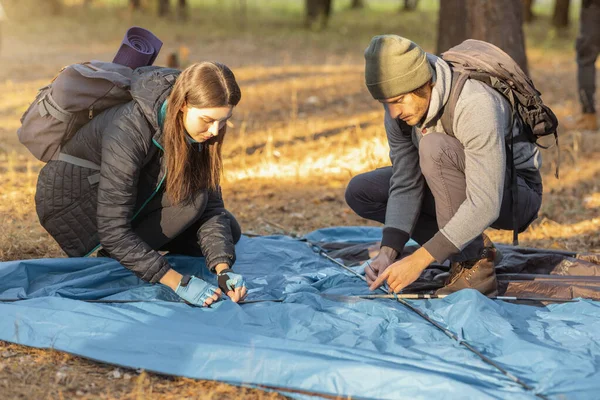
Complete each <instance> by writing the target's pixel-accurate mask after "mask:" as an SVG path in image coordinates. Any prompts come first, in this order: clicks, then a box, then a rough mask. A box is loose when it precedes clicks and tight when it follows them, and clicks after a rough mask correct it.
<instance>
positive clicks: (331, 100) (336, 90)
mask: <svg viewBox="0 0 600 400" xmlns="http://www.w3.org/2000/svg"><path fill="white" fill-rule="evenodd" d="M27 1H31V0H23V3H22V4H24V5H26V4H27ZM3 3H4V2H3ZM7 3H8V4H5V6H6V8H7V12H8V13H9V15H13V16H15V17H14V18H15V19H14V20H12V21H9V23H8V24H7V26H6V28H5V29H4V30H3V32H4V35H5V36H4V45H3V46H2V53H1V54H0V65H1V67H0V93H2V95H1V97H0V139H1V140H0V181H1V182H2V186H1V189H0V226H1V227H2V229H1V230H0V260H3V261H6V260H14V259H26V258H38V257H62V256H64V255H63V253H62V252H61V251H60V249H59V248H58V246H57V245H56V244H55V242H54V241H53V240H52V239H51V238H50V237H49V236H48V234H47V233H46V232H45V231H44V230H43V229H42V228H41V227H40V225H39V223H38V221H37V216H36V214H35V207H34V203H33V196H34V193H35V184H36V177H37V172H38V171H39V169H40V168H41V166H42V164H41V163H39V162H37V161H36V160H34V159H33V158H32V157H31V156H29V154H28V153H27V152H26V150H25V149H23V148H22V147H21V146H20V145H19V144H18V141H17V139H16V135H15V131H16V129H17V128H18V126H19V116H20V115H21V114H22V112H23V111H24V110H25V108H26V107H27V105H28V103H29V102H30V101H31V99H32V98H33V97H34V95H35V91H36V88H38V87H40V86H42V85H43V84H45V82H46V81H47V80H48V79H49V78H51V77H52V75H53V74H54V73H55V72H56V71H57V70H58V68H59V67H61V66H62V65H64V64H68V63H72V62H74V61H78V60H85V59H92V58H97V59H110V58H112V55H113V52H114V51H115V48H116V45H117V44H118V42H119V41H120V37H121V35H122V33H123V32H124V31H125V28H126V27H127V26H129V25H132V24H141V25H144V26H152V27H153V28H152V29H153V31H155V32H156V33H157V34H158V35H159V36H160V37H161V38H163V40H164V41H165V47H164V49H163V52H162V55H161V57H159V59H158V64H161V63H162V62H164V59H165V56H166V54H167V53H168V52H169V51H171V50H173V49H175V48H176V47H177V46H178V45H179V44H180V43H184V44H186V45H187V46H188V47H190V49H191V54H192V61H197V60H200V59H218V60H222V61H224V62H226V63H228V64H229V65H231V66H232V67H233V68H234V71H235V73H236V75H237V77H238V79H239V81H240V84H241V87H242V90H243V100H242V103H241V104H240V106H239V107H238V108H237V109H236V112H235V117H234V120H233V123H234V125H235V127H234V128H233V129H231V130H230V131H229V132H228V138H227V140H226V160H227V161H226V167H227V172H226V182H225V184H224V188H223V190H224V195H225V199H226V202H227V206H228V208H229V209H230V210H231V211H232V212H233V213H234V214H235V215H236V216H237V217H238V218H239V220H240V222H241V224H242V226H243V227H244V230H245V231H252V232H254V233H264V234H267V233H273V232H274V231H273V228H272V227H271V226H270V225H268V224H267V223H265V221H264V220H263V219H262V218H264V217H265V216H268V218H269V219H270V220H272V221H274V222H276V223H279V224H280V225H283V226H285V227H287V229H288V230H289V231H291V232H295V233H305V232H308V231H311V230H313V229H316V228H321V227H327V226H334V225H364V224H370V225H372V224H373V223H370V222H368V221H365V220H363V219H360V218H358V217H357V216H356V215H354V214H353V213H352V212H351V211H350V209H349V208H348V207H347V206H346V205H345V203H344V200H343V193H344V188H345V186H346V184H347V182H348V180H349V179H350V177H351V176H353V175H355V174H357V173H359V172H363V171H367V170H370V169H373V168H376V167H378V166H383V165H386V164H387V163H388V162H389V161H388V158H387V152H388V150H387V146H386V141H385V133H384V131H383V127H382V124H381V110H380V109H379V107H378V106H377V104H376V103H375V102H373V101H371V100H370V97H369V95H368V93H367V92H366V90H365V89H364V85H363V83H362V80H363V78H362V49H363V48H364V46H365V43H366V42H367V41H368V39H369V37H370V36H371V35H374V34H378V33H382V32H394V31H395V32H398V30H397V29H396V28H395V27H396V26H402V27H403V28H402V29H401V30H406V31H407V32H408V31H410V32H411V33H412V34H411V36H412V37H413V38H415V39H416V40H418V41H420V42H421V43H423V44H424V46H425V47H426V48H427V49H428V50H432V45H433V36H434V35H433V33H432V32H431V29H430V28H427V26H429V27H430V26H435V16H434V14H433V13H431V12H429V11H427V10H426V11H423V12H421V13H418V14H414V15H411V16H398V18H397V19H391V18H386V17H383V16H382V14H381V13H380V14H377V13H375V12H371V13H368V14H365V15H364V16H362V15H361V14H356V13H353V12H348V11H344V12H340V13H338V14H337V15H339V16H338V17H336V18H337V19H334V21H332V28H331V30H330V31H328V32H327V33H324V34H319V33H315V32H309V33H305V32H302V31H300V30H298V29H297V27H296V26H294V24H299V20H298V21H296V20H295V19H294V18H297V16H295V15H294V14H293V11H294V9H291V10H288V9H285V10H284V11H281V17H280V18H281V20H282V21H283V22H282V21H280V20H279V19H277V18H276V17H275V16H274V15H272V13H271V14H269V13H267V12H266V11H265V12H264V13H263V14H261V15H259V17H260V18H259V17H257V18H256V19H250V20H249V21H248V22H247V24H246V29H245V30H240V29H239V28H238V27H236V24H237V20H236V18H237V17H235V16H232V14H231V10H230V9H227V10H230V11H227V12H228V14H226V15H225V16H224V17H223V18H224V21H220V20H218V19H217V21H219V23H215V22H214V20H215V18H217V16H219V15H220V14H219V12H218V10H217V11H215V10H208V9H203V10H201V11H202V12H197V13H196V14H195V15H197V17H195V18H196V19H195V20H193V21H192V23H190V24H188V25H177V26H174V25H173V24H172V23H171V22H158V23H157V22H156V21H154V20H153V19H152V17H150V16H147V15H133V16H130V15H129V14H127V12H126V11H125V10H124V9H116V10H115V9H106V10H105V9H103V8H101V7H100V8H97V9H95V11H94V15H95V18H93V19H92V18H90V17H89V16H88V17H86V16H85V15H83V14H82V13H81V12H80V11H78V10H77V9H75V10H71V11H69V13H68V15H67V16H65V17H60V18H57V19H48V18H46V17H42V16H41V15H37V16H35V21H33V20H31V19H30V18H33V17H26V16H25V14H24V12H23V9H20V8H16V6H15V4H16V1H14V0H13V1H10V0H9V1H8V2H7ZM100 3H102V4H107V3H110V2H108V1H104V2H100ZM250 3H251V4H256V3H252V2H250ZM271 3H272V4H275V3H276V2H271ZM429 3H431V2H425V4H426V5H428V4H429ZM277 4H278V3H277ZM386 4H387V3H386ZM340 7H341V6H340ZM381 7H383V6H381ZM389 7H394V8H395V5H390V6H389ZM31 12H32V13H33V14H34V15H35V10H33V11H31ZM113 14H114V15H116V16H118V17H120V18H121V19H120V20H117V19H116V18H114V17H112V18H109V16H110V15H113ZM261 18H262V19H261ZM264 21H267V23H262V22H264ZM194 22H196V24H194ZM221 22H223V23H221ZM428 24H429V25H428ZM538 24H539V25H537V26H535V27H532V28H529V29H528V41H529V42H530V43H533V44H534V45H535V47H531V48H530V49H529V50H528V53H529V60H530V64H531V71H532V74H533V77H534V80H535V81H536V83H537V84H538V86H539V89H540V90H541V91H542V93H544V99H545V100H546V102H547V103H548V104H549V105H550V106H551V107H552V108H553V109H554V110H555V111H556V112H557V113H558V114H559V117H560V118H561V120H563V121H568V120H569V119H570V118H572V117H573V115H575V114H576V111H577V108H578V103H577V98H576V93H575V63H574V61H573V59H574V55H573V52H572V40H573V37H574V29H571V30H570V31H567V32H563V33H561V34H560V35H557V34H555V33H552V32H550V33H549V34H547V35H546V34H545V33H544V29H545V28H546V27H547V25H544V24H545V22H544V21H540V22H538ZM348 26H351V27H353V29H349V28H348ZM50 33H51V34H50ZM399 33H403V32H399ZM404 33H405V34H406V35H408V33H406V32H404ZM561 141H562V150H563V157H562V165H561V175H562V177H561V179H560V180H556V179H554V178H553V177H552V174H553V171H554V165H555V159H556V156H555V152H554V150H550V151H546V152H544V163H545V166H544V169H543V171H544V178H545V179H544V181H545V193H544V204H543V207H542V212H541V216H540V218H539V219H538V221H536V222H535V223H534V224H533V225H532V226H531V227H530V228H529V230H528V231H527V232H525V233H524V234H522V235H521V242H522V244H523V245H526V246H537V247H551V248H565V249H569V250H576V251H595V252H598V251H600V238H599V234H598V232H599V229H600V211H599V210H600V141H599V140H598V133H597V132H595V133H594V132H576V131H566V130H563V131H562V132H561ZM490 235H491V236H492V238H493V239H495V240H498V241H503V242H509V241H510V233H509V232H497V231H492V232H490ZM115 371H116V370H115V367H111V366H107V365H104V364H100V363H96V362H91V361H87V360H84V359H81V358H79V357H74V356H70V355H68V354H65V353H60V352H56V351H50V350H38V349H32V348H26V347H23V346H18V345H13V344H8V343H4V342H0V392H1V393H2V398H57V399H62V398H72V397H81V398H99V399H110V398H132V399H133V398H136V399H137V398H214V399H221V398H238V397H243V398H253V399H254V398H256V399H262V398H279V397H281V396H278V395H275V394H272V393H267V392H262V391H258V390H248V389H240V388H237V387H232V386H229V385H225V384H220V383H216V382H206V381H194V380H190V379H184V378H170V377H164V376H160V375H155V374H150V373H145V372H141V373H138V372H136V371H125V370H119V372H118V373H117V372H115Z"/></svg>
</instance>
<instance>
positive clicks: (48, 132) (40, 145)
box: [17, 61, 133, 162]
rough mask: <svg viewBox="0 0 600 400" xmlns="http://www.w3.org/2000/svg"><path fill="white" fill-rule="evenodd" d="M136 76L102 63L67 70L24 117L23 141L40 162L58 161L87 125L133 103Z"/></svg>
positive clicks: (127, 68)
mask: <svg viewBox="0 0 600 400" xmlns="http://www.w3.org/2000/svg"><path fill="white" fill-rule="evenodd" d="M132 74H133V70H132V69H131V68H129V67H126V66H123V65H120V64H115V63H110V62H102V61H91V62H86V63H82V64H73V65H69V66H67V67H65V68H63V69H62V70H61V71H60V72H59V73H58V75H57V76H56V77H55V78H54V79H53V80H52V82H50V84H49V85H47V86H45V87H43V88H41V89H40V90H39V92H38V94H37V97H36V98H35V101H34V102H33V103H32V104H31V105H30V106H29V108H28V109H27V111H25V114H23V117H21V127H20V128H19V130H18V131H17V135H18V136H19V141H20V142H21V143H22V144H24V145H25V147H27V148H28V149H29V151H30V152H31V153H32V154H33V155H34V156H35V157H36V158H37V159H39V160H40V161H44V162H48V161H50V160H53V159H56V158H58V155H59V153H60V148H61V146H62V145H63V144H64V143H66V142H67V141H68V140H69V139H70V138H71V137H73V135H74V134H75V132H77V131H78V130H79V129H80V128H81V127H82V126H83V125H85V124H86V123H87V122H89V121H90V120H91V119H92V118H94V117H95V116H96V115H98V114H99V113H100V112H102V111H104V110H106V109H107V108H110V107H112V106H115V105H118V104H123V103H127V102H128V101H130V100H131V99H132V97H131V93H130V86H131V77H132Z"/></svg>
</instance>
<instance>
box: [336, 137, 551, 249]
mask: <svg viewBox="0 0 600 400" xmlns="http://www.w3.org/2000/svg"><path fill="white" fill-rule="evenodd" d="M419 146H420V149H419V154H420V155H421V156H420V167H421V172H422V173H423V176H424V177H425V180H426V185H425V192H424V196H423V203H422V205H421V212H420V214H419V217H418V220H417V224H416V226H415V229H414V231H413V232H412V234H411V237H412V238H413V239H414V240H415V241H416V242H417V243H419V244H421V245H422V244H424V243H425V242H427V241H428V240H429V239H431V238H432V237H433V235H435V234H436V233H437V232H438V231H439V229H441V228H443V227H444V226H445V225H446V223H448V221H450V219H451V218H452V216H453V215H454V214H455V213H456V211H458V208H459V207H460V205H461V204H462V203H463V202H464V201H465V199H466V179H465V173H464V170H465V152H464V148H463V146H462V144H461V143H460V142H459V141H458V140H457V139H455V138H453V137H450V136H448V135H446V134H443V133H430V134H428V135H426V136H425V137H424V138H423V139H422V140H421V142H420V144H419ZM423 154H441V156H440V157H439V158H438V157H424V156H422V155H423ZM391 177H392V167H386V168H380V169H376V170H375V171H371V172H367V173H364V174H361V175H357V176H355V177H354V178H352V180H351V181H350V183H349V184H348V187H347V189H346V202H347V203H348V205H349V206H350V208H352V210H354V212H356V213H357V214H358V215H359V216H361V217H363V218H366V219H370V220H373V221H378V222H381V223H382V224H383V223H385V212H386V208H387V201H388V196H389V195H388V192H389V189H390V178H391ZM517 186H518V202H519V203H518V204H519V206H518V207H517V216H518V224H519V228H520V229H519V231H523V230H525V229H526V228H527V226H529V224H530V223H531V222H533V221H534V220H535V218H537V213H538V211H539V209H540V206H541V203H542V186H541V185H533V184H528V183H527V182H526V181H525V180H524V179H523V178H521V177H519V176H518V177H517ZM510 187H511V181H510V172H508V171H507V173H506V180H505V184H504V195H503V197H502V206H501V208H500V216H499V217H498V219H497V220H496V222H494V223H493V224H492V227H493V228H496V229H506V230H511V229H512V210H511V190H510ZM482 248H483V238H482V236H481V235H480V236H478V237H477V238H475V239H474V240H473V241H472V242H471V243H470V244H469V245H467V246H466V247H465V248H464V249H463V251H462V252H461V253H460V254H458V255H456V256H453V257H452V258H451V260H452V261H464V260H470V259H474V258H477V257H478V256H479V254H480V252H481V250H482Z"/></svg>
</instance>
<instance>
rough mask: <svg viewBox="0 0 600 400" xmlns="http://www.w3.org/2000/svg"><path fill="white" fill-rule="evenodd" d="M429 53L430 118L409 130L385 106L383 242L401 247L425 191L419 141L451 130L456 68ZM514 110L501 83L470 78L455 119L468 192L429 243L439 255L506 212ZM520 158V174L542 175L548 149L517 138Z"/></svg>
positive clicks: (516, 151)
mask: <svg viewBox="0 0 600 400" xmlns="http://www.w3.org/2000/svg"><path fill="white" fill-rule="evenodd" d="M427 57H428V59H429V62H430V63H431V64H432V66H433V67H434V70H435V74H434V81H435V85H434V87H433V92H432V94H431V101H430V104H429V109H428V112H427V116H426V117H425V119H424V121H423V123H422V124H421V125H417V126H414V127H412V132H406V133H405V134H403V133H402V131H401V129H400V124H399V122H398V120H393V119H392V118H391V117H390V116H389V114H387V113H385V129H386V134H387V138H388V142H389V146H390V159H391V161H392V169H393V174H392V178H391V180H390V192H389V194H390V196H389V199H388V203H387V213H386V218H385V227H384V230H383V239H382V246H389V247H392V248H394V249H396V250H398V251H401V250H402V248H403V247H404V244H405V243H406V241H407V240H408V238H409V236H410V233H412V231H413V229H414V228H415V224H416V222H417V218H418V215H419V213H420V209H421V203H422V199H423V189H424V179H423V176H422V174H421V170H420V168H419V150H418V148H419V142H420V140H421V138H422V137H423V134H424V131H425V132H427V133H430V132H441V133H446V132H445V131H444V128H443V127H442V123H441V120H440V118H441V115H442V112H441V110H442V109H443V107H444V105H445V104H446V102H447V101H448V98H449V96H450V89H451V83H452V82H451V79H452V72H451V70H450V67H449V66H448V64H447V63H446V62H445V61H443V60H442V59H441V58H438V57H436V56H434V55H431V54H428V55H427ZM511 113H512V112H511V107H510V104H509V103H508V101H506V100H505V99H504V98H503V97H502V95H501V94H499V93H498V92H496V91H495V90H494V89H492V88H490V87H488V86H487V85H485V84H483V83H481V82H478V81H473V80H468V81H467V82H466V83H465V86H464V88H463V90H462V92H461V94H460V97H459V99H458V102H457V104H456V109H455V114H454V121H453V125H452V127H453V130H454V133H455V137H456V139H458V140H459V141H460V142H461V144H462V145H463V146H464V149H465V177H466V180H467V193H466V200H465V201H464V202H463V203H462V204H461V206H460V207H459V209H458V211H457V212H456V214H455V215H454V216H453V217H452V218H451V219H450V221H449V222H448V223H447V224H446V226H444V227H443V228H442V229H440V231H439V232H438V233H437V234H436V235H435V236H434V237H433V238H432V239H431V240H429V241H428V242H427V243H425V244H424V245H423V247H425V248H426V249H427V251H429V253H431V255H432V256H433V257H434V258H435V259H436V260H437V261H438V262H443V261H445V260H446V259H447V258H448V257H450V256H451V255H453V254H456V253H458V252H460V251H461V250H462V249H463V248H464V247H465V246H466V245H467V244H469V242H470V241H472V240H473V239H474V238H475V237H477V236H478V235H479V234H481V233H482V232H483V231H484V230H485V229H486V228H488V227H489V226H490V225H491V224H492V223H493V222H494V221H496V219H497V218H498V215H499V212H500V205H501V202H502V195H503V191H504V179H505V173H506V170H507V161H506V157H507V154H506V153H507V152H506V146H505V141H506V140H510V135H511V133H512V134H513V135H517V134H518V133H519V131H520V122H519V120H518V119H517V120H516V121H515V123H514V124H512V123H511V119H512V118H511ZM514 160H515V167H516V169H517V171H518V174H519V175H520V176H522V177H524V178H525V179H526V180H528V181H530V182H534V183H541V180H540V174H539V168H540V166H541V155H540V152H539V150H538V148H537V146H536V145H535V144H533V143H529V142H518V143H515V147H514Z"/></svg>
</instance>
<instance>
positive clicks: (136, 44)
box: [113, 26, 163, 69]
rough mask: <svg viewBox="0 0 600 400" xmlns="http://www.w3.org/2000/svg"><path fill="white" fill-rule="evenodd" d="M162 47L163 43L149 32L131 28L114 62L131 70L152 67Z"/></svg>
mask: <svg viewBox="0 0 600 400" xmlns="http://www.w3.org/2000/svg"><path fill="white" fill-rule="evenodd" d="M162 45H163V42H162V41H161V40H160V39H159V38H157V37H156V36H154V34H153V33H152V32H150V31H149V30H146V29H144V28H140V27H138V26H134V27H131V28H129V29H128V30H127V33H125V38H124V39H123V42H122V43H121V47H120V48H119V51H118V52H117V55H116V56H115V58H114V60H113V62H114V63H116V64H121V65H125V66H128V67H130V68H131V69H136V68H139V67H145V66H149V65H152V64H153V63H154V60H156V57H157V56H158V52H159V51H160V48H161V47H162Z"/></svg>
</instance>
